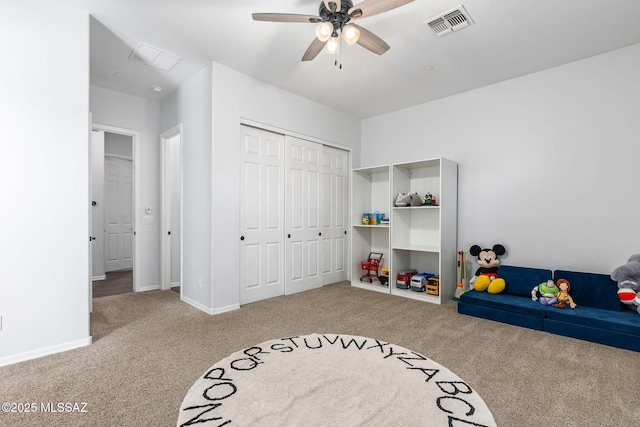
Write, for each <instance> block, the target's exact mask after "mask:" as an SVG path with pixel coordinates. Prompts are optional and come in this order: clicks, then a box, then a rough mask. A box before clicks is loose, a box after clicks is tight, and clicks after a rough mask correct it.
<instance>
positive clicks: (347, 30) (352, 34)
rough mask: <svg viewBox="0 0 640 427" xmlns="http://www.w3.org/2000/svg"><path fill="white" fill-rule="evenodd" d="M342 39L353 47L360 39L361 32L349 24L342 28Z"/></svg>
mask: <svg viewBox="0 0 640 427" xmlns="http://www.w3.org/2000/svg"><path fill="white" fill-rule="evenodd" d="M342 38H343V39H344V41H346V42H347V43H348V44H349V46H353V45H354V44H356V42H357V41H358V39H359V38H360V30H359V29H358V28H356V27H354V26H353V25H351V24H347V25H345V26H344V27H343V28H342Z"/></svg>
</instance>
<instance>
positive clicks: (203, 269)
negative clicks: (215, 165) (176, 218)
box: [160, 65, 212, 312]
mask: <svg viewBox="0 0 640 427" xmlns="http://www.w3.org/2000/svg"><path fill="white" fill-rule="evenodd" d="M211 93H212V89H211V66H210V65H209V66H208V67H205V68H203V69H202V70H200V71H199V72H198V73H196V74H195V75H194V76H193V77H191V78H190V79H189V80H188V81H187V82H186V83H184V84H183V85H182V86H181V87H180V89H178V91H176V92H175V93H174V94H173V95H171V96H170V97H168V98H167V99H166V100H165V101H164V102H162V104H161V110H160V111H161V121H160V123H161V130H162V131H163V132H164V131H166V130H168V129H171V128H173V127H174V126H176V125H178V124H180V123H182V165H183V167H182V180H183V183H182V188H183V192H182V200H183V211H182V214H183V220H182V223H183V228H182V242H183V245H182V253H183V260H184V261H183V262H184V263H183V266H182V282H181V288H182V289H181V293H182V298H183V299H185V300H186V301H188V302H189V303H190V304H192V305H194V306H196V307H198V308H200V309H202V310H204V311H206V312H211V310H212V306H211V197H212V196H211V173H212V171H211V126H212V119H211V108H212V107H211Z"/></svg>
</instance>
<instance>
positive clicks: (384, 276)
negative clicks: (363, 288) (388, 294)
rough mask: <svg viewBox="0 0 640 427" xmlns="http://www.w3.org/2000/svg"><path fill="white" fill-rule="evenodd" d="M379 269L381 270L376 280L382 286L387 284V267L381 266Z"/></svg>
mask: <svg viewBox="0 0 640 427" xmlns="http://www.w3.org/2000/svg"><path fill="white" fill-rule="evenodd" d="M380 271H382V272H381V273H380V276H378V280H379V281H380V284H381V285H383V286H389V269H388V268H381V269H380Z"/></svg>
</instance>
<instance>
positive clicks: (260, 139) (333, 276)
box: [240, 125, 349, 304]
mask: <svg viewBox="0 0 640 427" xmlns="http://www.w3.org/2000/svg"><path fill="white" fill-rule="evenodd" d="M240 146H241V156H240V163H241V165H240V175H241V179H240V200H241V206H240V304H247V303H250V302H254V301H259V300H262V299H266V298H271V297H275V296H279V295H285V294H292V293H296V292H301V291H306V290H310V289H314V288H318V287H321V286H323V285H326V284H329V283H335V282H337V281H340V280H347V265H348V263H347V260H346V256H347V254H348V253H349V249H348V239H347V237H348V236H347V225H348V216H347V215H348V213H347V209H348V203H347V200H348V199H347V197H348V188H349V185H348V176H349V174H348V165H349V152H348V151H347V150H342V149H340V148H338V147H334V146H329V145H326V144H323V143H320V142H315V141H310V140H307V139H303V138H300V137H297V136H292V135H285V134H280V133H277V132H273V131H269V130H264V129H260V128H256V127H252V126H249V125H241V144H240Z"/></svg>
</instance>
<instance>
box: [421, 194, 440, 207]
mask: <svg viewBox="0 0 640 427" xmlns="http://www.w3.org/2000/svg"><path fill="white" fill-rule="evenodd" d="M424 204H425V205H427V206H438V203H437V202H436V198H435V196H434V195H433V194H431V193H427V194H426V195H425V196H424Z"/></svg>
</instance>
